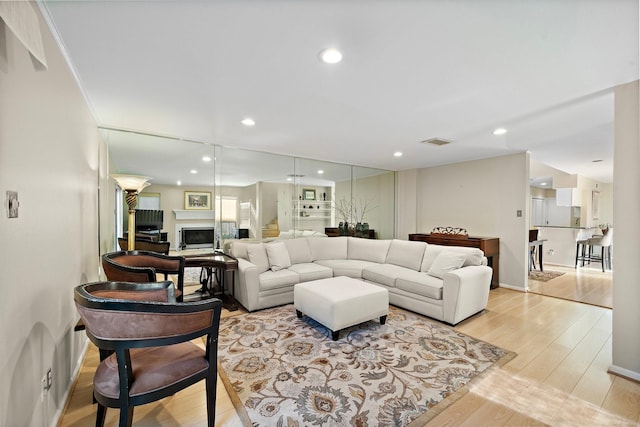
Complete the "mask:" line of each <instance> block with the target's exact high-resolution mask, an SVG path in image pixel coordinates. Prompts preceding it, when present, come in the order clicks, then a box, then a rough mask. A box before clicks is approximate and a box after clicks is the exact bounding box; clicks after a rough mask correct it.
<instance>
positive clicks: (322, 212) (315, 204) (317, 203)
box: [293, 200, 333, 220]
mask: <svg viewBox="0 0 640 427" xmlns="http://www.w3.org/2000/svg"><path fill="white" fill-rule="evenodd" d="M332 214H333V207H332V205H331V201H330V200H294V201H293V217H295V218H296V219H299V220H331V216H332Z"/></svg>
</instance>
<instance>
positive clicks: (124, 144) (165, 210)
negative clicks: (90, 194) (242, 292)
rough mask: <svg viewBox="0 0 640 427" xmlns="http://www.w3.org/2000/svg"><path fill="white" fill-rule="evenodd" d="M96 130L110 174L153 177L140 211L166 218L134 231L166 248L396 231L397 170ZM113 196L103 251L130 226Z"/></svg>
mask: <svg viewBox="0 0 640 427" xmlns="http://www.w3.org/2000/svg"><path fill="white" fill-rule="evenodd" d="M101 132H102V135H103V137H104V139H105V141H106V142H107V146H108V157H109V158H108V164H109V172H108V173H109V174H116V173H117V174H136V175H144V176H148V177H150V178H151V179H150V180H149V182H150V184H151V185H149V186H148V187H147V188H145V189H144V191H143V192H142V193H141V194H140V196H141V197H140V200H141V202H139V204H138V207H137V209H140V210H155V211H159V212H161V214H160V215H162V222H161V225H160V223H159V222H156V224H155V225H156V227H155V228H154V229H153V230H140V232H141V233H142V234H157V238H156V240H158V239H159V240H166V241H169V242H170V247H171V249H172V250H180V249H185V248H219V249H223V250H224V249H225V246H227V245H228V244H229V243H230V242H231V241H233V240H234V239H238V238H244V239H251V240H256V241H268V240H272V239H282V238H291V237H298V236H311V235H315V236H333V235H338V233H339V230H341V232H342V233H343V234H345V235H346V234H348V235H356V236H358V237H368V238H379V239H389V238H393V237H394V209H393V200H394V198H395V173H394V172H393V171H388V170H382V169H375V168H365V167H359V166H352V165H346V164H339V163H332V162H325V161H320V160H313V159H302V158H297V157H291V156H285V155H279V154H272V153H265V152H257V151H251V150H245V149H238V148H229V147H224V146H221V145H215V144H209V143H206V142H200V141H189V140H185V139H176V138H167V137H163V136H157V135H150V134H143V133H136V132H130V131H122V130H114V129H101ZM114 187H115V185H114ZM186 193H190V194H199V193H207V194H211V200H210V208H207V206H205V208H202V207H199V208H196V209H194V208H193V207H192V206H188V205H187V204H186V202H185V194H186ZM114 194H115V195H116V197H115V198H113V200H111V198H109V197H106V198H105V200H107V202H106V203H104V205H105V206H103V207H101V218H100V229H101V235H102V236H103V241H105V242H107V243H106V244H105V245H103V247H104V248H105V249H103V250H111V249H112V245H111V244H109V243H108V242H109V241H110V242H115V241H116V239H117V238H118V237H122V236H123V235H124V234H125V232H126V227H127V224H126V218H127V215H126V204H124V203H123V201H122V197H123V196H122V195H121V194H119V192H118V189H117V188H116V192H115V193H114ZM149 203H151V205H150V204H149ZM150 206H152V207H150ZM109 212H116V217H115V218H114V217H113V215H112V214H109ZM158 225H159V226H160V228H161V229H158V227H157V226H158ZM365 227H366V229H367V231H366V232H365V231H363V229H364V228H365ZM356 233H359V234H356ZM365 234H366V236H365ZM113 245H115V243H114V244H113ZM114 247H115V246H114Z"/></svg>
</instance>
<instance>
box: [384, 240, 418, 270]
mask: <svg viewBox="0 0 640 427" xmlns="http://www.w3.org/2000/svg"><path fill="white" fill-rule="evenodd" d="M426 247H427V244H426V243H425V242H414V241H407V240H398V239H393V240H392V241H391V244H390V245H389V252H388V253H387V259H386V260H385V262H386V263H387V264H394V265H399V266H400V267H407V268H410V269H412V270H415V271H420V265H421V264H422V256H423V255H424V250H425V249H426Z"/></svg>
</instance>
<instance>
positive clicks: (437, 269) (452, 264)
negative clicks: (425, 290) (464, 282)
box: [427, 250, 467, 279]
mask: <svg viewBox="0 0 640 427" xmlns="http://www.w3.org/2000/svg"><path fill="white" fill-rule="evenodd" d="M465 259H467V255H466V254H464V253H461V252H455V251H448V250H447V251H442V252H440V255H438V256H437V257H436V259H435V260H434V261H433V263H432V264H431V267H430V268H429V271H427V274H428V275H429V276H433V277H437V278H439V279H442V278H443V277H444V275H445V273H448V272H450V271H453V270H457V269H459V268H460V267H462V264H464V261H465Z"/></svg>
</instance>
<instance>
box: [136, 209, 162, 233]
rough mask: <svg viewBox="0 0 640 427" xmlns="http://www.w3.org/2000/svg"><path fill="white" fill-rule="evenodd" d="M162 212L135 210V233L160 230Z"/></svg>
mask: <svg viewBox="0 0 640 427" xmlns="http://www.w3.org/2000/svg"><path fill="white" fill-rule="evenodd" d="M163 217H164V211H160V210H151V209H136V232H140V231H151V230H162V225H163Z"/></svg>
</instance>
